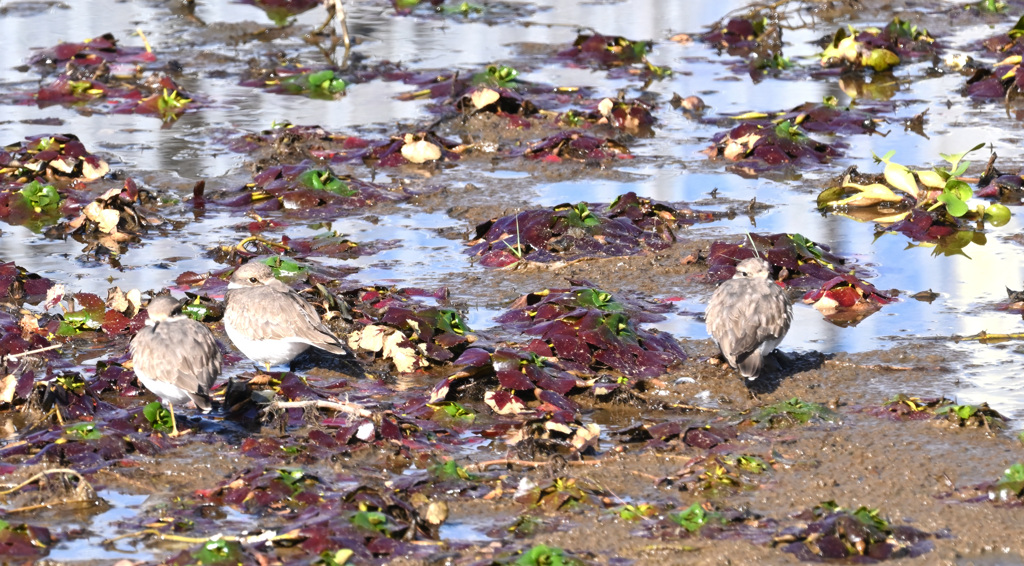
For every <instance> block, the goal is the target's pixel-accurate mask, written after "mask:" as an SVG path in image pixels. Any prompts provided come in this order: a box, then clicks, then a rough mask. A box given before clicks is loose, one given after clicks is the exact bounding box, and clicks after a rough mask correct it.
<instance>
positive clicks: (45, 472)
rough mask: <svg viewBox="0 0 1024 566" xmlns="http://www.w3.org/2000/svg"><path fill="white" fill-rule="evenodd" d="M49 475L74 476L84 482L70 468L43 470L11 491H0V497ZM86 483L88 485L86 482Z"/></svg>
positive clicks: (80, 476)
mask: <svg viewBox="0 0 1024 566" xmlns="http://www.w3.org/2000/svg"><path fill="white" fill-rule="evenodd" d="M51 474H68V475H71V476H75V477H76V478H78V480H79V481H83V482H85V478H83V477H82V474H80V473H78V472H77V471H75V470H72V469H71V468H55V469H52V470H43V471H41V472H39V473H38V474H36V475H34V476H32V477H30V478H28V479H27V480H25V481H23V482H21V483H19V484H18V485H16V486H14V487H12V488H11V489H8V490H5V491H0V495H10V494H12V493H14V492H15V491H18V490H19V489H21V488H23V487H25V486H27V485H29V484H31V483H34V482H36V481H39V480H41V479H43V478H44V477H46V476H48V475H51ZM86 483H88V482H86Z"/></svg>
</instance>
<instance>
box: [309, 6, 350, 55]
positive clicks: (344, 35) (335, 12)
mask: <svg viewBox="0 0 1024 566" xmlns="http://www.w3.org/2000/svg"><path fill="white" fill-rule="evenodd" d="M324 7H325V8H327V21H326V22H324V24H323V25H322V26H320V28H319V29H317V30H316V33H318V34H319V33H323V31H324V30H325V29H327V26H329V25H331V23H332V22H333V21H334V20H335V19H337V20H338V26H339V27H340V28H341V41H342V43H344V44H345V59H348V52H349V50H350V49H351V47H352V38H351V37H350V36H349V34H348V14H346V13H345V6H344V5H343V4H342V0H324ZM331 35H334V29H333V28H332V29H331Z"/></svg>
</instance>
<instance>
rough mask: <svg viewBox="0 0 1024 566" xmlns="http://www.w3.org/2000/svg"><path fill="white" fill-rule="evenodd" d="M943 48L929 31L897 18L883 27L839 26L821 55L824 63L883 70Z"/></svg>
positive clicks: (831, 65)
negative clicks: (904, 60)
mask: <svg viewBox="0 0 1024 566" xmlns="http://www.w3.org/2000/svg"><path fill="white" fill-rule="evenodd" d="M939 51H940V47H939V45H938V43H937V42H936V41H935V38H934V37H932V36H931V35H930V34H929V33H928V30H926V29H924V28H919V27H918V26H916V25H914V24H911V23H910V22H907V21H904V20H902V19H900V18H898V17H897V18H893V20H892V21H891V22H889V23H888V24H887V25H886V26H885V27H884V28H881V29H879V28H867V29H864V30H856V29H853V27H850V28H849V29H846V28H839V30H837V31H836V33H835V35H833V36H832V41H831V42H830V43H829V44H828V45H827V46H826V47H825V51H824V52H823V53H822V54H821V65H822V66H823V67H843V68H847V69H863V68H870V69H874V70H875V71H876V72H880V71H887V70H889V69H891V68H892V67H895V66H896V65H899V64H900V60H901V59H900V58H901V57H902V58H904V59H916V58H921V57H926V56H931V55H934V54H936V53H938V52H939Z"/></svg>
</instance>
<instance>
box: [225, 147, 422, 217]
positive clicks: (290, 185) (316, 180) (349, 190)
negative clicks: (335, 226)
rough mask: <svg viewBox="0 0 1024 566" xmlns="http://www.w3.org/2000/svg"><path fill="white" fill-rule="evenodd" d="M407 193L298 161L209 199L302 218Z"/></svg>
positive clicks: (343, 211) (342, 212)
mask: <svg viewBox="0 0 1024 566" xmlns="http://www.w3.org/2000/svg"><path fill="white" fill-rule="evenodd" d="M409 196H411V195H403V194H401V193H395V192H393V191H389V190H387V189H386V188H384V187H381V186H379V185H376V184H374V183H370V182H367V181H362V180H359V179H356V178H354V177H350V176H341V177H338V176H336V175H335V174H334V172H333V171H332V170H331V169H330V168H326V167H317V166H315V165H314V164H313V163H311V162H309V161H302V162H300V163H298V164H296V165H275V166H272V167H268V168H266V169H264V170H263V171H261V172H259V173H258V174H256V175H255V176H254V177H253V180H252V182H250V183H248V184H246V185H245V186H243V187H240V188H239V189H237V190H235V191H231V192H229V193H227V195H225V196H224V197H223V198H218V196H216V195H214V196H213V197H211V198H210V199H209V200H210V201H211V202H213V203H215V204H218V205H220V206H225V207H229V208H240V207H251V208H252V209H253V210H255V211H256V212H260V213H264V212H269V211H277V210H286V211H288V212H289V214H291V215H294V216H298V217H300V218H304V219H316V218H330V219H334V218H337V217H338V216H341V215H345V214H348V213H350V211H353V210H359V209H362V208H365V207H368V206H371V205H373V204H376V203H378V202H395V201H398V200H402V199H403V198H409Z"/></svg>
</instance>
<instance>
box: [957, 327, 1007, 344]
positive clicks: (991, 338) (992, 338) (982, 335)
mask: <svg viewBox="0 0 1024 566" xmlns="http://www.w3.org/2000/svg"><path fill="white" fill-rule="evenodd" d="M1021 339H1024V332H1015V333H1013V334H989V333H988V332H985V331H984V330H982V331H981V332H979V333H977V334H974V335H972V336H956V335H954V336H953V341H954V342H960V341H968V342H971V341H978V342H981V343H982V344H987V343H989V342H1001V341H1003V340H1021Z"/></svg>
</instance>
